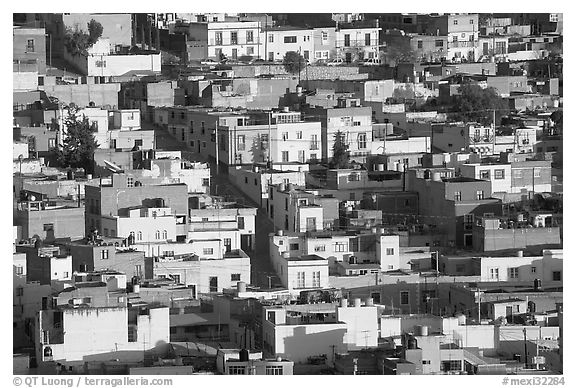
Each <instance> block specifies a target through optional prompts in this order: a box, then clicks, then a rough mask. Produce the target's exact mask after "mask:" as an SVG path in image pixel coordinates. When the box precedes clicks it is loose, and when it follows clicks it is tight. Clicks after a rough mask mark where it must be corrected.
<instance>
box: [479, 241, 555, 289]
mask: <svg viewBox="0 0 576 388" xmlns="http://www.w3.org/2000/svg"><path fill="white" fill-rule="evenodd" d="M477 260H479V262H480V279H481V280H482V281H485V282H494V281H502V282H515V281H517V282H532V281H534V280H535V279H540V280H542V281H543V282H553V281H555V280H554V276H559V280H556V281H558V282H560V281H562V280H563V271H562V262H563V252H562V250H559V249H558V250H556V249H554V250H544V251H543V256H532V257H482V258H479V259H477ZM554 273H557V274H556V275H554Z"/></svg>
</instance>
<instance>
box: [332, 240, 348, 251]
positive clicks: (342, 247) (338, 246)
mask: <svg viewBox="0 0 576 388" xmlns="http://www.w3.org/2000/svg"><path fill="white" fill-rule="evenodd" d="M347 250H348V244H347V243H345V242H337V243H334V252H346V251H347Z"/></svg>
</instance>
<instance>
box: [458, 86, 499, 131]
mask: <svg viewBox="0 0 576 388" xmlns="http://www.w3.org/2000/svg"><path fill="white" fill-rule="evenodd" d="M459 91H460V94H459V95H455V96H452V114H451V116H452V118H454V119H456V120H462V121H476V122H479V123H480V124H482V125H489V124H491V123H492V121H493V115H492V113H493V111H495V114H496V123H499V122H500V118H501V117H502V116H503V115H504V114H506V113H507V112H508V110H509V109H508V106H507V104H506V102H505V101H504V99H502V98H500V96H499V95H498V93H497V92H496V89H494V88H486V89H483V88H482V87H480V86H479V85H475V84H465V85H462V86H460V89H459ZM496 123H495V124H496Z"/></svg>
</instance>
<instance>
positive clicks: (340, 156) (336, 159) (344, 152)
mask: <svg viewBox="0 0 576 388" xmlns="http://www.w3.org/2000/svg"><path fill="white" fill-rule="evenodd" d="M332 151H333V155H332V160H331V161H330V168H348V166H349V164H350V151H348V144H346V135H345V134H344V133H343V132H341V131H338V132H336V133H335V134H334V145H333V146H332Z"/></svg>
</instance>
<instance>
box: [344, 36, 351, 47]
mask: <svg viewBox="0 0 576 388" xmlns="http://www.w3.org/2000/svg"><path fill="white" fill-rule="evenodd" d="M344 46H345V47H350V34H346V35H344Z"/></svg>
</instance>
